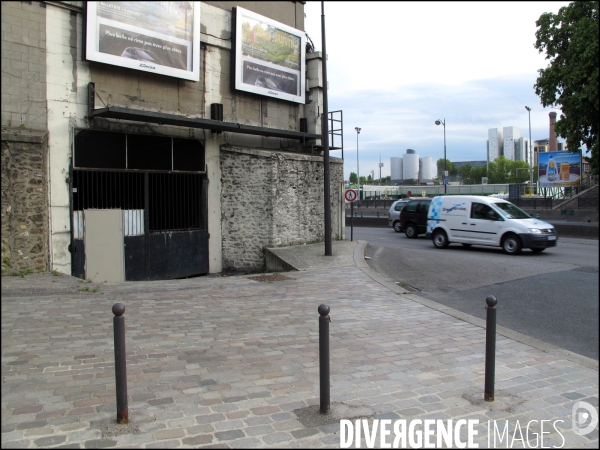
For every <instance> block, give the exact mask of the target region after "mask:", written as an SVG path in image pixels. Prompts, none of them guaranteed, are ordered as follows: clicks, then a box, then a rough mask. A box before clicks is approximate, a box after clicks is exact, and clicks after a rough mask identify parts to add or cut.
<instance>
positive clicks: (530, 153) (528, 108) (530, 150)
mask: <svg viewBox="0 0 600 450" xmlns="http://www.w3.org/2000/svg"><path fill="white" fill-rule="evenodd" d="M525 109H526V110H527V113H528V114H529V165H530V166H531V171H530V176H529V189H530V192H529V193H530V194H532V195H533V194H534V192H533V145H531V144H532V142H531V108H530V107H529V106H526V107H525Z"/></svg>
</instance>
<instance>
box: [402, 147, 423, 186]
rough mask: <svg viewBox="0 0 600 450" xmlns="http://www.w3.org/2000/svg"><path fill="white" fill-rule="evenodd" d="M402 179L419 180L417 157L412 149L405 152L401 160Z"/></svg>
mask: <svg viewBox="0 0 600 450" xmlns="http://www.w3.org/2000/svg"><path fill="white" fill-rule="evenodd" d="M402 178H403V179H404V180H411V179H412V180H417V179H418V178H419V155H418V154H417V153H416V152H415V151H414V150H412V149H410V148H409V149H408V150H406V155H404V157H403V158H402Z"/></svg>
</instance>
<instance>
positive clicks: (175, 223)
mask: <svg viewBox="0 0 600 450" xmlns="http://www.w3.org/2000/svg"><path fill="white" fill-rule="evenodd" d="M71 182H72V197H71V198H72V200H71V206H72V208H71V209H72V229H73V234H72V236H73V239H72V245H71V251H72V253H73V258H72V274H73V275H74V276H78V277H83V278H86V270H85V246H84V245H83V242H84V241H83V237H84V233H85V225H84V223H83V220H84V219H83V218H84V214H83V211H84V210H86V209H120V210H122V211H123V230H124V245H125V251H124V254H125V265H124V267H125V279H126V280H127V281H141V280H161V279H171V278H181V277H186V276H193V275H201V274H206V273H208V232H207V220H206V213H207V179H206V173H205V171H204V147H203V146H202V144H201V143H200V142H199V141H197V140H193V139H181V138H171V137H165V136H143V135H131V134H124V133H112V132H104V131H96V130H81V131H79V132H78V133H77V135H76V136H75V149H74V155H73V170H72V180H71Z"/></svg>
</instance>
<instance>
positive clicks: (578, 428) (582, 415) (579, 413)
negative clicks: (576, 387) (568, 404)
mask: <svg viewBox="0 0 600 450" xmlns="http://www.w3.org/2000/svg"><path fill="white" fill-rule="evenodd" d="M571 418H572V426H573V431H574V432H575V433H577V434H579V435H581V436H585V435H586V434H590V433H591V432H592V431H594V429H595V428H596V425H598V411H596V408H594V407H593V406H592V405H590V404H589V403H588V402H576V403H575V404H574V405H573V412H572V415H571ZM586 423H587V425H586V426H584V425H585V424H586Z"/></svg>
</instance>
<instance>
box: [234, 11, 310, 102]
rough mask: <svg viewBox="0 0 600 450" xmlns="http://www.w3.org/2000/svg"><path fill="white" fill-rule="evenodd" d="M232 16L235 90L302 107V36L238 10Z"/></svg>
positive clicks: (304, 49) (302, 34)
mask: <svg viewBox="0 0 600 450" xmlns="http://www.w3.org/2000/svg"><path fill="white" fill-rule="evenodd" d="M233 14H234V17H235V43H234V49H233V50H234V52H235V55H234V61H233V73H234V88H235V89H238V90H241V91H246V92H252V93H254V94H259V95H266V96H268V97H274V98H279V99H281V100H288V101H292V102H296V103H304V102H305V101H304V91H305V89H306V87H305V78H306V76H305V74H304V65H305V64H304V59H305V53H306V42H305V41H306V36H305V34H304V32H303V31H300V30H298V29H296V28H293V27H290V26H287V25H284V24H282V23H280V22H277V21H275V20H273V19H269V18H268V17H264V16H261V15H260V14H256V13H253V12H252V11H248V10H246V9H244V8H240V7H239V6H237V7H236V8H235V11H234V13H233Z"/></svg>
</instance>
